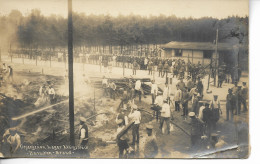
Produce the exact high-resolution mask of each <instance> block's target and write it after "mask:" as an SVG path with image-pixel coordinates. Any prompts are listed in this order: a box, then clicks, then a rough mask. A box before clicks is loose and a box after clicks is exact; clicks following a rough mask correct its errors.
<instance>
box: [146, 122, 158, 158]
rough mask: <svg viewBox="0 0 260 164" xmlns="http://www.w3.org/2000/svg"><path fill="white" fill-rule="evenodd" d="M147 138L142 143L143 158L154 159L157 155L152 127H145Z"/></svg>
mask: <svg viewBox="0 0 260 164" xmlns="http://www.w3.org/2000/svg"><path fill="white" fill-rule="evenodd" d="M146 132H147V136H146V137H145V141H144V158H154V157H155V156H156V155H157V154H158V145H157V140H156V137H155V136H154V135H153V126H152V125H147V126H146Z"/></svg>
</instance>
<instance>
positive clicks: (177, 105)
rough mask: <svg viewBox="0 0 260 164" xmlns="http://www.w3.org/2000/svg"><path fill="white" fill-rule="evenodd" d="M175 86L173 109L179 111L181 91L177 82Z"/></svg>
mask: <svg viewBox="0 0 260 164" xmlns="http://www.w3.org/2000/svg"><path fill="white" fill-rule="evenodd" d="M176 87H177V91H176V93H175V97H174V100H175V111H178V112H179V111H180V103H181V99H182V91H181V90H180V87H179V85H178V84H177V85H176Z"/></svg>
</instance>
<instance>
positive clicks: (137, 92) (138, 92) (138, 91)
mask: <svg viewBox="0 0 260 164" xmlns="http://www.w3.org/2000/svg"><path fill="white" fill-rule="evenodd" d="M141 85H142V83H141V81H140V80H137V81H136V82H135V96H134V97H136V95H138V96H139V102H141V98H142V92H141Z"/></svg>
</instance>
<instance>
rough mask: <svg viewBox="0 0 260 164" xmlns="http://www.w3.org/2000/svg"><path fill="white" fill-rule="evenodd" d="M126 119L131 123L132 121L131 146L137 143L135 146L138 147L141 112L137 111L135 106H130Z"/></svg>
mask: <svg viewBox="0 0 260 164" xmlns="http://www.w3.org/2000/svg"><path fill="white" fill-rule="evenodd" d="M128 117H129V118H130V119H131V120H132V121H134V125H133V129H132V135H133V143H132V145H133V146H135V143H137V146H138V147H139V127H140V123H141V112H140V111H138V108H137V106H136V105H135V104H134V105H132V109H131V112H130V114H129V115H128Z"/></svg>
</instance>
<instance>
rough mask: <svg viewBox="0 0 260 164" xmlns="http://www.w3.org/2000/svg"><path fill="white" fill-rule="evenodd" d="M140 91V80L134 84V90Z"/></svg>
mask: <svg viewBox="0 0 260 164" xmlns="http://www.w3.org/2000/svg"><path fill="white" fill-rule="evenodd" d="M140 89H141V81H140V80H137V81H136V82H135V90H138V91H139V90H140Z"/></svg>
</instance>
